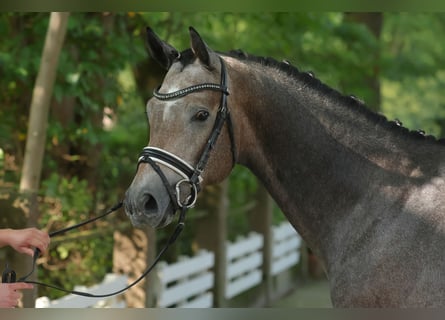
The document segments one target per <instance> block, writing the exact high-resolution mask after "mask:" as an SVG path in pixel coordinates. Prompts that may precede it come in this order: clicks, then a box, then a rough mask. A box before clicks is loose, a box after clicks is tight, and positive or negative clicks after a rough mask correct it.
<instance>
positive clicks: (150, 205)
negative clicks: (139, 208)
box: [144, 195, 158, 214]
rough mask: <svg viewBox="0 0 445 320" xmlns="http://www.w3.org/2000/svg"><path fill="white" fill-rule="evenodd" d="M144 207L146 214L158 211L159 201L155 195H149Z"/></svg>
mask: <svg viewBox="0 0 445 320" xmlns="http://www.w3.org/2000/svg"><path fill="white" fill-rule="evenodd" d="M144 209H145V213H146V214H151V213H157V212H158V202H157V201H156V199H155V198H154V197H152V196H150V195H148V196H147V198H146V200H145V203H144Z"/></svg>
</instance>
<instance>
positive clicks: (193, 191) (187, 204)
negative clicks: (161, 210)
mask: <svg viewBox="0 0 445 320" xmlns="http://www.w3.org/2000/svg"><path fill="white" fill-rule="evenodd" d="M184 184H187V185H188V186H189V187H190V194H189V195H188V196H187V197H186V199H185V201H184V202H182V201H181V186H182V185H184ZM197 198H198V188H197V186H196V184H195V183H193V182H192V181H190V180H188V179H182V180H179V181H178V183H176V201H177V203H178V206H179V207H180V208H187V209H190V208H193V207H194V206H195V204H196V199H197Z"/></svg>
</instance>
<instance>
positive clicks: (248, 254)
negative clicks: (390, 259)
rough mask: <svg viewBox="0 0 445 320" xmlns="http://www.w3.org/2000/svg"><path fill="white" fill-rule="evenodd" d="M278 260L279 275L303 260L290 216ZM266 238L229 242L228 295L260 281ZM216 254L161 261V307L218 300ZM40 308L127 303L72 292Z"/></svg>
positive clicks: (278, 238) (276, 249) (105, 286)
mask: <svg viewBox="0 0 445 320" xmlns="http://www.w3.org/2000/svg"><path fill="white" fill-rule="evenodd" d="M272 233H273V244H272V256H273V259H272V265H271V270H272V274H273V275H278V274H280V273H281V272H283V271H285V270H287V269H289V268H291V267H292V266H294V265H296V264H297V263H298V262H299V260H300V253H299V248H300V245H301V238H300V236H299V235H298V234H297V233H296V232H295V230H294V229H293V227H292V226H291V225H290V224H289V223H288V222H284V223H282V224H280V225H279V226H274V227H273V229H272ZM263 245H264V238H263V235H261V234H259V233H255V232H252V233H250V234H249V235H248V236H247V237H245V238H240V239H238V240H237V241H235V242H234V243H230V242H229V243H227V267H226V290H225V297H226V299H232V298H233V297H235V296H237V295H239V294H241V293H242V292H245V291H246V290H248V289H250V288H252V287H255V286H257V285H258V284H260V283H261V281H262V279H263V274H262V264H263V263H264V262H263V253H262V249H263ZM214 264H215V256H214V253H213V252H210V251H205V250H204V251H201V252H199V253H198V254H197V255H195V256H194V257H191V258H189V257H182V258H180V259H179V261H178V262H175V263H172V264H167V263H165V262H160V263H159V264H158V266H157V268H156V278H157V286H156V291H157V293H156V295H157V306H158V307H180V308H209V307H212V306H213V300H214V297H213V293H212V288H213V287H214V281H215V279H214V278H215V275H214V273H213V270H212V269H213V267H214ZM126 283H127V277H126V276H123V275H115V274H109V275H107V276H106V277H105V279H104V281H103V282H102V283H101V284H98V285H96V286H93V287H90V288H79V287H76V290H85V291H88V292H91V293H96V294H100V293H106V292H111V291H115V290H118V289H121V288H123V287H124V286H125V285H126ZM36 307H37V308H100V307H102V308H104V307H113V308H119V307H126V304H125V301H123V300H122V297H121V296H117V297H116V296H115V297H111V298H109V299H106V300H98V299H94V298H86V297H79V296H75V295H68V296H65V297H63V298H61V299H58V300H54V301H50V300H49V299H48V298H46V297H41V298H38V299H37V300H36Z"/></svg>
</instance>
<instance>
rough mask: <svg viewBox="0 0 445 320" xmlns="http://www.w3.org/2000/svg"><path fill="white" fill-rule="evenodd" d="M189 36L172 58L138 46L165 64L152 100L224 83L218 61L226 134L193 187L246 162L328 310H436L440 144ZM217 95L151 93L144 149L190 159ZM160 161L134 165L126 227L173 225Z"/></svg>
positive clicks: (155, 43) (444, 289)
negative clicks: (316, 268)
mask: <svg viewBox="0 0 445 320" xmlns="http://www.w3.org/2000/svg"><path fill="white" fill-rule="evenodd" d="M190 36H191V48H190V49H187V50H184V51H182V52H179V51H177V50H176V49H175V48H173V47H172V46H171V45H169V44H168V43H166V42H164V41H162V40H161V39H159V38H158V36H157V35H156V34H155V33H154V32H153V31H152V30H150V29H148V36H147V43H148V48H149V52H150V54H151V55H152V57H153V58H154V59H155V60H157V61H158V62H159V63H160V64H161V65H162V66H163V67H165V68H166V69H167V70H168V72H167V74H166V76H165V79H164V81H163V83H162V86H161V87H160V88H159V89H158V92H159V94H160V95H159V97H168V94H169V93H171V92H181V89H184V88H188V87H190V86H196V85H199V84H203V83H213V84H220V79H221V73H222V68H223V65H224V66H225V68H226V69H227V71H226V77H227V80H226V82H227V90H228V96H227V105H228V109H229V111H230V118H231V121H232V125H231V130H229V126H228V125H227V123H226V124H225V125H224V127H223V129H222V132H221V135H220V137H219V138H218V140H217V142H216V143H215V145H214V148H212V151H211V153H210V157H209V159H208V162H207V163H206V166H205V170H203V172H202V174H200V176H199V178H200V180H202V182H201V181H200V186H204V185H207V184H214V183H218V182H220V181H222V180H223V179H224V178H226V177H227V176H228V175H229V174H230V172H231V170H232V167H233V159H235V161H236V162H237V163H239V164H241V165H244V166H246V167H247V168H249V169H250V170H251V171H252V172H253V173H254V174H255V175H256V176H257V177H258V178H259V179H260V180H261V181H262V183H263V184H264V185H265V186H266V188H267V189H268V191H269V192H270V194H271V195H272V197H273V198H274V199H275V201H276V202H277V204H278V205H279V206H280V208H281V209H282V211H283V212H284V214H285V215H286V217H287V219H288V220H289V221H290V223H291V224H292V225H293V226H294V227H295V229H296V230H297V231H298V232H299V233H300V234H301V236H302V237H303V238H304V240H305V241H306V242H307V243H308V244H309V245H310V247H311V248H312V249H313V250H314V251H315V252H316V253H317V255H318V256H319V257H320V258H321V259H322V261H323V263H324V266H325V270H326V274H327V277H328V279H329V282H330V288H331V299H332V302H333V304H334V306H336V307H437V306H441V307H443V306H445V258H444V252H445V197H444V195H445V181H444V175H445V146H444V143H443V141H440V140H436V139H435V138H433V137H430V136H425V135H424V134H423V133H418V132H411V131H409V130H407V129H405V128H403V127H401V126H400V124H399V123H398V122H391V121H388V120H386V118H384V117H383V116H380V115H378V114H375V113H373V112H371V111H370V110H369V109H368V108H367V107H366V106H365V105H364V104H363V103H362V102H360V101H358V100H357V99H355V98H353V97H350V96H344V95H342V94H340V93H339V92H337V91H335V90H333V89H331V88H329V87H328V86H326V85H324V84H323V83H321V82H320V81H319V80H317V79H316V78H314V77H313V75H312V74H310V73H305V72H300V71H298V70H297V69H296V68H295V67H293V66H291V65H289V64H288V63H280V62H277V61H275V60H273V59H270V58H261V57H255V56H251V55H248V54H245V53H243V52H240V51H238V52H229V53H218V52H216V51H213V50H212V49H210V48H209V47H208V46H207V45H206V44H205V42H204V41H203V40H202V38H201V37H200V36H199V34H198V33H197V32H196V31H195V30H194V29H193V28H191V29H190ZM215 88H217V86H216V85H215ZM220 91H223V89H221V90H210V89H209V90H205V89H204V90H196V91H190V92H187V93H186V94H184V95H180V96H179V95H178V96H177V97H170V98H169V99H158V98H156V97H154V98H152V99H150V100H149V102H148V104H147V114H148V119H149V122H150V140H149V146H150V147H152V148H154V149H153V150H163V152H164V153H165V154H168V155H170V157H172V158H178V159H180V161H181V162H182V163H185V164H187V165H188V166H189V167H190V168H194V167H196V166H197V163H198V161H199V157H200V155H201V153H202V150H203V147H204V146H205V145H206V142H207V139H208V137H209V135H210V134H211V133H212V129H213V126H214V122H215V119H216V117H217V113H218V108H219V107H220V104H221V102H220V101H221V95H222V94H224V93H222V92H220ZM230 131H233V132H232V134H231V133H230ZM234 146H235V148H234ZM158 167H159V169H160V170H161V171H162V173H163V175H164V179H162V178H161V177H160V176H159V173H157V172H155V170H154V169H153V167H152V166H150V165H149V164H147V163H141V164H140V165H139V167H138V170H137V173H136V175H135V177H134V180H133V182H132V184H131V186H130V187H129V189H128V190H127V193H126V199H125V207H126V212H127V214H128V216H129V217H130V218H131V221H132V222H133V224H134V225H136V226H141V225H151V226H153V227H161V226H164V225H166V224H168V223H170V222H171V221H172V217H173V215H174V212H175V206H174V205H172V199H171V196H169V194H168V192H167V191H166V190H167V189H166V187H165V183H166V181H167V182H168V183H169V184H171V186H174V185H175V184H177V183H178V181H180V180H182V179H184V177H182V176H181V172H179V171H178V170H174V168H173V169H172V167H171V166H168V165H165V163H160V164H159V163H158ZM163 180H164V181H163ZM180 189H181V188H180ZM186 189H187V188H186ZM178 192H179V193H181V192H182V193H184V194H182V195H181V197H185V196H187V192H188V193H191V191H187V190H185V191H178Z"/></svg>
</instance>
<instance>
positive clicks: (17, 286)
mask: <svg viewBox="0 0 445 320" xmlns="http://www.w3.org/2000/svg"><path fill="white" fill-rule="evenodd" d="M8 286H9V289H10V290H29V289H32V288H34V286H33V285H32V284H31V283H26V282H14V283H8Z"/></svg>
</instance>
